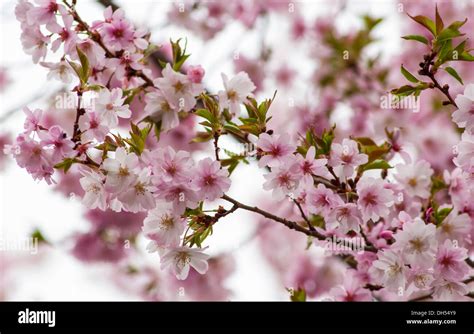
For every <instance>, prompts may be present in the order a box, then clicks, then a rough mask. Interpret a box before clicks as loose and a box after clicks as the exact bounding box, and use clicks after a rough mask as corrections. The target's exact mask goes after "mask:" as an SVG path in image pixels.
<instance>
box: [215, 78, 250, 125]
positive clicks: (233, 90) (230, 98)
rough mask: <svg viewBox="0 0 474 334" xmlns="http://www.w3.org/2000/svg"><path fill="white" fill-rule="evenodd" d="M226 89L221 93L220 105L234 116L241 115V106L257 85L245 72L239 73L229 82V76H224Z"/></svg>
mask: <svg viewBox="0 0 474 334" xmlns="http://www.w3.org/2000/svg"><path fill="white" fill-rule="evenodd" d="M222 81H223V82H224V89H225V90H221V91H219V103H220V106H221V108H228V109H229V111H230V112H231V113H232V114H234V115H237V116H238V115H239V114H240V104H241V103H242V102H244V101H245V100H246V99H247V96H249V95H250V94H251V93H252V92H253V91H254V90H255V88H256V87H255V85H254V84H253V82H252V80H250V78H249V76H248V74H247V73H245V72H239V73H237V75H235V76H234V77H233V78H232V79H230V80H229V78H228V77H227V75H225V74H222Z"/></svg>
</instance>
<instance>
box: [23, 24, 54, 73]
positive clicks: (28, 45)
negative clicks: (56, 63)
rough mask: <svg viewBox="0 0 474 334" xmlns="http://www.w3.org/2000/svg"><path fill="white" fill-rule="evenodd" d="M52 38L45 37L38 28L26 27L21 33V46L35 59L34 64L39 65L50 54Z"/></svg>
mask: <svg viewBox="0 0 474 334" xmlns="http://www.w3.org/2000/svg"><path fill="white" fill-rule="evenodd" d="M49 42H50V38H49V37H47V36H44V35H43V34H42V33H41V30H40V29H39V28H37V27H29V26H28V27H25V28H24V29H23V32H22V33H21V44H22V46H23V50H24V51H25V52H26V53H27V54H29V55H31V56H32V57H33V63H35V64H37V63H38V62H39V60H40V59H41V58H44V57H45V56H46V53H47V52H48V43H49Z"/></svg>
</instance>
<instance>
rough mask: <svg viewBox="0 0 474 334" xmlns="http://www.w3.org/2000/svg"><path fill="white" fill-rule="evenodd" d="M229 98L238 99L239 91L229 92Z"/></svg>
mask: <svg viewBox="0 0 474 334" xmlns="http://www.w3.org/2000/svg"><path fill="white" fill-rule="evenodd" d="M227 98H228V99H229V100H231V101H235V100H236V99H237V93H236V91H235V90H230V91H228V92H227Z"/></svg>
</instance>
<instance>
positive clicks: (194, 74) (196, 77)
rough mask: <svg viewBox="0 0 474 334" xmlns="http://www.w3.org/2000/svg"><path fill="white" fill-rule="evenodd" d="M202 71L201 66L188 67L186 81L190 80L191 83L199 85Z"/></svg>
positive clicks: (202, 74)
mask: <svg viewBox="0 0 474 334" xmlns="http://www.w3.org/2000/svg"><path fill="white" fill-rule="evenodd" d="M204 73H205V71H204V69H203V68H202V66H201V65H197V66H189V69H188V71H187V73H186V74H187V75H188V79H189V80H191V82H192V83H195V84H198V83H201V81H202V78H203V77H204Z"/></svg>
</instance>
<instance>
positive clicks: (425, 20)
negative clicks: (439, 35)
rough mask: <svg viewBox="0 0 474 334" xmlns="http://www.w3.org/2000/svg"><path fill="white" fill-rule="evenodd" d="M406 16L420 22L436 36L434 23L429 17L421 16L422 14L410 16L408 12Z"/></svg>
mask: <svg viewBox="0 0 474 334" xmlns="http://www.w3.org/2000/svg"><path fill="white" fill-rule="evenodd" d="M408 16H409V17H410V18H411V19H412V20H413V21H415V22H417V23H419V24H421V25H422V26H423V27H425V28H426V29H428V30H429V32H431V34H433V36H436V25H435V23H434V22H433V21H432V20H431V19H429V18H427V17H426V16H423V15H417V16H411V15H410V14H408Z"/></svg>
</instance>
